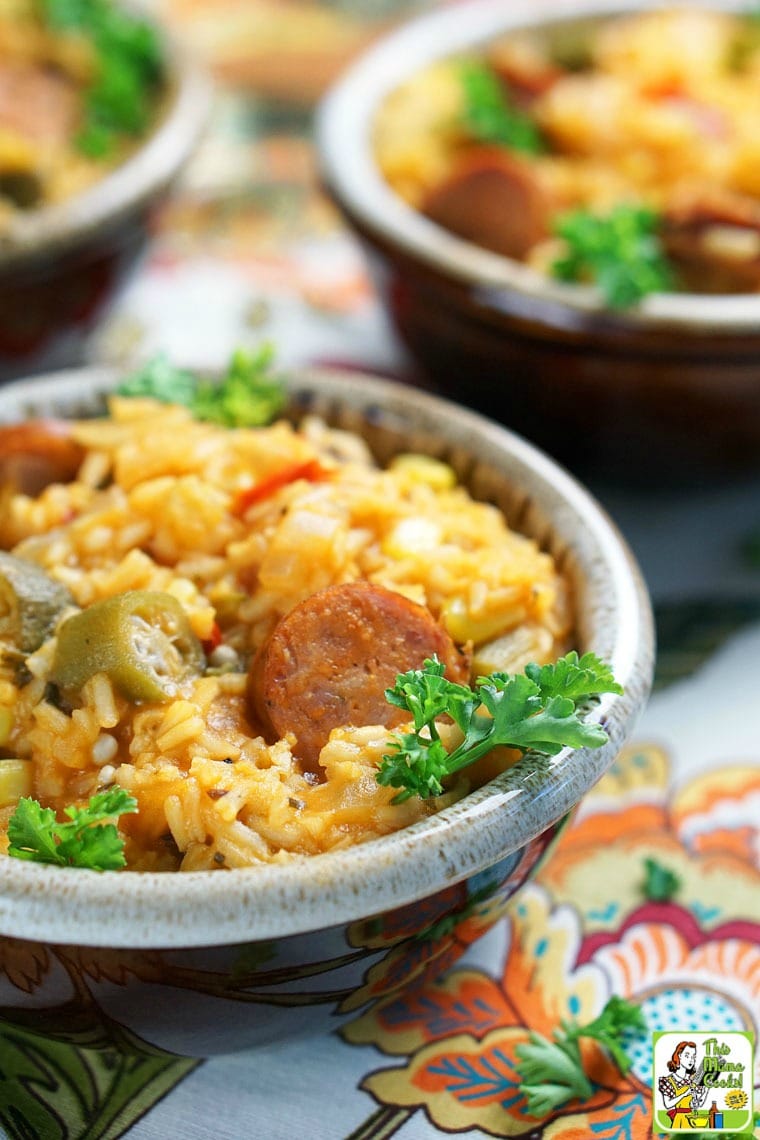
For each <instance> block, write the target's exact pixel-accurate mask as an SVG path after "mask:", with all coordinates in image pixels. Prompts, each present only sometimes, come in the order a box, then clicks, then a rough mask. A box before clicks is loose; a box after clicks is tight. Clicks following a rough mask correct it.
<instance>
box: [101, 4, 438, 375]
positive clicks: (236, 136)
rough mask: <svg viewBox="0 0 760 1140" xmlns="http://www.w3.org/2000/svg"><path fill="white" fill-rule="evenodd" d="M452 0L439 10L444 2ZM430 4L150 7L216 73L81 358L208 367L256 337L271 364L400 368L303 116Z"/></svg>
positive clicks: (399, 359) (398, 353)
mask: <svg viewBox="0 0 760 1140" xmlns="http://www.w3.org/2000/svg"><path fill="white" fill-rule="evenodd" d="M449 2H450V0H449ZM434 6H436V5H435V4H434V2H433V0H363V2H358V3H357V2H351V0H332V2H326V0H151V2H150V3H149V4H148V7H149V8H150V9H152V10H153V11H154V12H155V13H156V14H157V15H159V16H160V17H162V18H164V19H166V20H167V21H168V22H169V24H170V25H171V26H172V28H173V29H174V30H175V32H176V33H177V34H179V35H180V36H181V37H183V39H184V40H185V41H186V43H188V44H189V45H190V47H191V49H192V50H193V52H194V53H195V54H196V55H197V56H198V57H199V58H200V59H201V60H202V61H203V62H204V63H205V64H206V66H207V67H208V68H209V70H210V71H211V74H212V75H213V78H214V81H215V86H216V91H215V96H214V104H213V112H212V116H211V121H210V124H209V127H208V129H207V132H206V135H205V137H204V140H203V142H202V144H201V146H200V148H199V150H198V151H197V153H196V155H195V157H194V159H193V161H192V162H191V164H190V166H189V168H188V169H187V171H186V173H185V175H184V176H183V178H182V181H181V183H180V185H179V187H178V189H177V192H176V193H175V195H174V196H173V198H172V201H171V202H170V203H169V204H168V205H167V206H166V207H165V208H164V209H163V210H162V211H161V212H160V214H159V216H158V218H157V221H156V226H157V232H156V234H155V241H154V243H153V245H152V248H151V250H150V252H149V254H148V257H147V260H146V262H145V263H144V264H143V266H142V268H141V270H140V271H139V273H138V274H137V276H136V277H135V278H134V279H133V281H132V283H131V284H130V286H129V287H128V289H127V291H126V292H125V294H124V295H123V296H122V298H121V299H120V300H119V302H118V304H117V305H116V307H115V309H114V310H113V312H112V313H111V315H110V316H109V318H108V319H107V321H106V322H105V324H104V325H103V326H102V327H101V328H100V330H99V331H98V332H97V333H96V334H95V336H94V337H93V338H92V340H91V343H90V346H89V352H88V355H89V357H90V359H91V360H107V361H109V362H115V363H118V364H123V363H125V362H128V361H131V360H132V359H134V358H142V357H144V356H148V355H150V354H152V353H154V352H155V351H157V350H165V351H166V352H167V353H168V354H169V355H170V356H171V357H172V358H173V359H175V360H176V361H177V362H183V363H184V362H187V363H190V362H192V363H193V364H195V365H203V366H214V365H216V364H219V363H222V362H224V361H226V359H227V357H228V355H229V352H230V346H231V345H235V344H242V343H247V342H251V341H255V342H258V341H260V340H261V339H262V338H266V339H272V340H273V341H274V342H275V344H276V346H277V359H278V361H279V363H280V364H282V365H290V364H296V363H298V364H300V363H305V362H309V363H312V362H320V363H325V362H330V363H336V362H337V363H341V362H344V361H361V362H362V363H363V364H365V365H366V366H368V367H369V368H371V369H372V368H374V369H377V370H380V371H389V370H390V371H394V372H399V371H403V370H404V368H405V367H406V361H405V359H404V356H403V353H402V350H401V348H400V347H399V346H398V344H397V343H396V341H395V338H394V337H393V336H392V335H391V333H390V331H389V329H388V328H387V326H386V325H385V322H384V319H383V317H382V315H381V314H380V313H379V312H378V311H377V309H376V308H375V307H374V306H373V304H372V297H371V292H370V285H369V283H368V280H367V278H366V276H365V272H364V268H363V264H362V258H361V255H360V252H359V249H358V245H357V244H356V242H355V240H354V239H353V238H352V237H351V236H350V235H349V234H348V233H347V231H346V230H345V228H344V227H343V225H342V224H341V222H340V220H339V218H338V215H337V212H336V211H335V210H334V209H333V207H332V206H331V204H330V203H329V202H328V200H327V198H326V197H325V195H324V194H323V193H322V192H321V191H320V187H319V184H318V178H317V170H316V163H315V156H314V152H313V148H312V137H311V128H312V116H313V110H314V107H315V105H316V103H317V102H318V100H319V98H320V96H321V95H322V93H323V92H324V91H325V89H326V88H327V87H328V86H329V84H330V82H331V80H332V79H333V78H335V77H336V76H337V74H338V73H339V72H340V71H341V70H342V69H343V68H344V67H345V66H346V65H347V64H348V63H349V62H350V61H351V59H353V58H354V57H355V56H356V55H358V54H359V53H360V52H361V51H362V50H363V49H364V48H365V47H367V46H368V45H369V44H370V43H371V42H372V41H373V39H375V38H376V37H377V36H379V35H382V34H383V33H384V32H386V31H387V30H389V29H390V28H392V27H393V26H394V25H395V24H396V23H397V22H399V21H400V20H402V19H406V18H408V17H409V16H411V15H413V14H415V13H416V12H422V11H424V10H426V9H429V8H432V7H434Z"/></svg>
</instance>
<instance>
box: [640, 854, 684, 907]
mask: <svg viewBox="0 0 760 1140" xmlns="http://www.w3.org/2000/svg"><path fill="white" fill-rule="evenodd" d="M644 876H645V877H644V884H643V891H644V897H645V898H647V899H649V901H650V902H661V903H665V902H670V900H671V899H672V898H673V895H674V894H675V893H676V892H677V891H678V889H679V888H680V886H681V880H680V878H679V876H678V875H677V874H676V873H675V871H671V870H669V869H668V868H667V867H663V865H662V863H658V862H657V860H656V859H645V860H644Z"/></svg>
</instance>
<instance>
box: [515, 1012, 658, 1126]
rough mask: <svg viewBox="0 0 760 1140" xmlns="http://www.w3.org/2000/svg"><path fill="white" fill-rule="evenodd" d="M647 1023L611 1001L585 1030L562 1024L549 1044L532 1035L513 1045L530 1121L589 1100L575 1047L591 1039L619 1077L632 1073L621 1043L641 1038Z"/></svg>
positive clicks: (638, 1014) (587, 1083)
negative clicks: (603, 1051)
mask: <svg viewBox="0 0 760 1140" xmlns="http://www.w3.org/2000/svg"><path fill="white" fill-rule="evenodd" d="M646 1029H647V1023H646V1020H645V1018H644V1015H643V1013H642V1012H641V1010H640V1009H639V1007H638V1006H636V1005H632V1004H631V1003H630V1002H628V1001H626V1000H625V999H624V998H621V997H617V996H613V997H611V998H610V999H609V1001H608V1002H607V1004H606V1005H605V1007H604V1009H603V1010H602V1012H601V1013H600V1014H599V1016H598V1017H596V1018H594V1020H593V1021H591V1022H590V1023H589V1024H588V1025H578V1024H576V1023H575V1022H569V1021H563V1022H562V1024H561V1027H560V1029H558V1030H556V1031H555V1033H554V1036H553V1038H552V1039H551V1040H549V1039H548V1038H547V1037H544V1036H543V1034H541V1033H531V1034H530V1041H529V1042H528V1043H527V1044H524V1045H517V1046H516V1047H515V1053H516V1054H517V1056H518V1058H519V1061H518V1065H517V1072H518V1075H519V1076H520V1079H521V1082H522V1083H521V1084H520V1092H521V1093H522V1094H523V1096H524V1097H525V1099H526V1101H527V1102H528V1112H529V1113H530V1115H531V1116H536V1117H545V1116H548V1115H549V1114H550V1113H551V1112H554V1110H555V1109H557V1108H560V1107H561V1106H562V1105H563V1104H566V1103H567V1102H568V1101H569V1100H574V1099H576V1098H577V1099H578V1100H588V1099H589V1097H591V1096H593V1094H594V1086H593V1084H592V1083H591V1080H590V1078H589V1077H588V1075H587V1074H586V1071H585V1070H584V1068H583V1060H582V1057H581V1051H580V1046H579V1041H580V1039H581V1038H582V1037H587V1038H593V1040H595V1041H598V1042H599V1044H600V1045H602V1046H603V1048H604V1049H606V1050H607V1052H608V1053H609V1054H610V1057H611V1058H612V1060H613V1061H614V1063H615V1064H616V1065H617V1067H618V1069H619V1070H620V1072H621V1073H623V1074H625V1073H627V1072H628V1070H629V1069H630V1067H631V1064H632V1062H631V1059H630V1057H629V1056H628V1054H627V1053H626V1050H625V1039H626V1037H628V1036H632V1035H634V1034H636V1033H642V1032H645V1031H646Z"/></svg>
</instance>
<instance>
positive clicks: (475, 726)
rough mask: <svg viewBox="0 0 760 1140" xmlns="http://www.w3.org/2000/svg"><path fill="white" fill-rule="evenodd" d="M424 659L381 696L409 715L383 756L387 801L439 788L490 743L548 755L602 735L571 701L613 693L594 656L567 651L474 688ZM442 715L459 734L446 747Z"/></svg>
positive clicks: (380, 777)
mask: <svg viewBox="0 0 760 1140" xmlns="http://www.w3.org/2000/svg"><path fill="white" fill-rule="evenodd" d="M443 674H444V665H443V663H442V662H440V661H438V660H437V659H436V658H428V659H427V660H426V661H425V663H424V666H423V668H422V669H412V670H410V671H409V672H408V673H401V674H399V676H398V677H397V678H396V684H395V686H394V687H393V688H392V689H386V692H385V697H386V700H388V701H389V702H390V703H391V704H392V705H396V706H397V707H398V708H401V709H405V710H406V711H407V712H409V713H411V716H412V718H413V721H414V731H412V732H406V733H397V734H396V736H395V737H394V739H393V741H392V747H393V749H394V751H393V752H391V753H388V754H386V755H384V756H383V759H382V763H381V765H380V767H379V769H378V772H377V781H378V783H379V784H382V785H384V786H390V787H393V788H400V789H401V791H400V792H399V794H398V795H397V796H395V797H394V801H393V802H394V803H402V802H403V801H404V800H408V799H409V798H410V797H411V796H414V795H418V796H420V797H422V798H423V799H424V798H427V797H428V796H438V795H440V794H441V793H442V792H443V781H444V780H445V779H446V778H447V777H449V776H452V775H453V774H454V773H455V772H458V771H460V770H461V769H462V768H465V767H467V766H468V765H469V764H473V763H474V762H475V761H476V760H479V759H480V758H481V756H485V755H486V753H488V752H490V751H491V749H493V748H495V747H497V746H498V745H507V746H508V747H511V748H517V749H520V750H521V751H522V752H528V751H532V752H542V753H544V754H545V755H548V756H555V755H556V754H557V753H558V752H559V751H560V750H561V749H562V748H564V747H566V746H570V747H572V748H581V747H590V748H597V747H599V746H600V745H602V744H604V743H605V742H606V740H607V733H606V732H605V730H604V728H603V727H602V726H601V725H600V724H593V723H590V724H589V723H586V722H585V721H583V720H581V719H580V717H579V716H578V711H577V710H578V706H579V704H581V703H583V702H585V701H587V700H588V699H589V698H591V697H594V696H597V695H599V694H601V693H620V692H622V689H621V687H620V685H618V683H617V682H616V681H615V679H614V677H613V675H612V672H611V670H610V668H609V666H608V665H606V664H605V663H604V662H602V661H600V660H599V658H598V657H597V656H596V655H595V654H594V653H585V654H584V655H583V657H581V658H579V657H578V654H577V653H575V652H572V653H568V654H567V655H566V656H565V657H562V658H560V660H559V661H557V662H556V664H553V665H535V664H531V665H527V666H526V668H525V672H524V673H522V674H516V675H513V674H510V673H492V674H491V675H490V676H489V677H479V678H478V680H477V681H476V683H475V688H474V689H471V688H470V687H469V686H467V685H459V684H457V683H456V682H453V681H449V680H447V678H446V677H444V675H443ZM443 716H447V717H450V718H451V719H452V720H453V721H454V722H455V724H457V725H458V726H459V728H460V729H461V731H462V733H463V734H464V739H463V740H462V742H461V744H459V745H458V746H457V747H456V748H454V749H453V750H452V751H451V752H447V751H446V748H445V746H444V744H443V741H442V740H441V737H440V733H439V731H438V726H437V723H436V722H437V720H438V718H440V717H443Z"/></svg>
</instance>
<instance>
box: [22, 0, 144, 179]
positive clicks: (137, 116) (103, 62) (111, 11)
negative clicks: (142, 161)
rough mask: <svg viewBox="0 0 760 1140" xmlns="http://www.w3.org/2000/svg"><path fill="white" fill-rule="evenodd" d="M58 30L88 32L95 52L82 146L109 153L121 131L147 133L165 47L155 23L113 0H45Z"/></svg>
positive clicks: (97, 154)
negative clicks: (132, 12)
mask: <svg viewBox="0 0 760 1140" xmlns="http://www.w3.org/2000/svg"><path fill="white" fill-rule="evenodd" d="M40 4H41V10H42V17H43V20H44V21H45V24H46V25H47V27H49V28H50V29H51V30H52V31H54V32H59V33H63V34H67V33H68V34H71V33H73V34H76V35H81V36H84V37H85V38H86V39H87V40H88V41H89V42H90V43H91V44H92V48H93V53H94V57H95V75H94V78H93V80H92V83H91V84H90V86H89V87H88V88H87V90H86V92H85V108H84V121H83V124H82V129H81V131H80V132H79V135H78V137H77V145H78V147H79V149H80V150H81V151H82V152H83V153H84V154H86V155H89V156H90V157H91V158H105V157H107V156H108V155H109V154H110V153H111V152H112V150H113V148H114V146H115V145H116V144H117V143H118V141H119V138H120V137H121V136H124V135H126V136H133V137H137V136H140V135H142V134H143V133H144V132H145V131H146V129H147V127H148V124H149V122H150V118H151V114H152V109H153V102H154V95H155V90H156V86H157V84H158V82H159V80H160V78H161V74H162V53H161V45H160V43H159V39H158V36H157V34H156V31H155V29H154V28H153V26H152V24H149V23H148V22H147V21H146V20H142V19H140V18H139V17H137V16H135V15H133V14H131V13H129V12H126V11H124V10H123V9H121V8H117V7H115V6H114V5H112V4H111V3H110V0H40Z"/></svg>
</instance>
